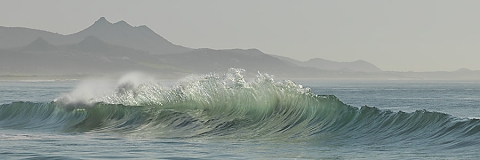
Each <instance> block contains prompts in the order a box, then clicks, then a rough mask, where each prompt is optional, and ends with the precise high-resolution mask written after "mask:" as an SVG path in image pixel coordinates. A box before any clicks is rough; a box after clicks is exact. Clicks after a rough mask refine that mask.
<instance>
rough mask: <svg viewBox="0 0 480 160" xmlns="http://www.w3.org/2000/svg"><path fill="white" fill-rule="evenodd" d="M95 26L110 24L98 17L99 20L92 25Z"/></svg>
mask: <svg viewBox="0 0 480 160" xmlns="http://www.w3.org/2000/svg"><path fill="white" fill-rule="evenodd" d="M95 24H97V25H102V24H112V23H110V22H109V21H107V19H106V18H105V17H100V19H98V20H97V21H95V23H94V25H95Z"/></svg>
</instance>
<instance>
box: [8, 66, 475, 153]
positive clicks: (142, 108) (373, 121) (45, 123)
mask: <svg viewBox="0 0 480 160" xmlns="http://www.w3.org/2000/svg"><path fill="white" fill-rule="evenodd" d="M243 72H244V70H241V69H231V70H229V72H228V73H226V74H224V75H222V76H219V75H216V74H210V75H205V76H201V77H196V78H189V79H185V80H183V81H181V82H178V83H177V84H175V85H173V86H169V87H165V86H163V85H162V84H159V83H157V82H155V81H152V80H148V81H142V82H141V83H138V81H128V80H126V81H125V80H122V81H121V82H119V83H118V84H117V85H116V86H115V89H113V90H112V91H111V92H110V91H109V92H104V91H102V94H96V95H95V96H91V97H88V98H85V97H81V98H78V99H76V97H75V95H78V94H66V95H63V96H61V97H59V98H57V99H56V100H54V101H52V102H50V103H34V102H14V103H10V104H3V105H1V106H0V127H1V128H13V129H35V130H46V131H61V132H95V133H97V132H115V133H121V134H124V135H126V136H140V137H155V138H213V139H263V140H274V141H300V142H307V143H313V144H329V143H335V144H351V143H354V144H355V143H356V144H366V143H378V144H380V145H385V146H388V145H391V144H396V145H398V144H399V143H406V144H407V143H408V144H410V145H411V144H416V145H428V146H436V147H443V148H449V147H451V148H459V147H466V146H472V145H475V144H478V142H479V139H480V133H479V132H480V121H479V120H477V119H460V118H455V117H452V116H450V115H448V114H443V113H437V112H429V111H425V110H419V111H416V112H413V113H405V112H391V111H383V110H379V109H377V108H375V107H367V106H365V107H361V108H356V107H351V106H348V105H346V104H344V103H342V102H341V101H339V100H338V98H336V97H335V96H332V95H315V94H313V93H311V92H310V89H309V88H304V87H302V86H301V85H298V84H295V83H294V82H292V81H288V80H287V81H281V82H276V81H274V80H273V79H272V78H271V77H270V76H269V75H267V74H258V76H257V78H256V79H255V80H253V81H246V80H245V78H244V77H243Z"/></svg>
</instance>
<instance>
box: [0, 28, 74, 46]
mask: <svg viewBox="0 0 480 160" xmlns="http://www.w3.org/2000/svg"><path fill="white" fill-rule="evenodd" d="M39 37H41V38H42V39H44V40H46V41H48V42H49V43H51V44H53V45H64V44H73V43H77V42H79V41H80V40H81V39H79V38H76V37H66V36H64V35H61V34H56V33H52V32H47V31H41V30H36V29H29V28H22V27H2V26H0V48H3V49H8V48H18V47H23V46H26V45H28V44H30V43H32V42H33V41H35V40H36V39H38V38H39Z"/></svg>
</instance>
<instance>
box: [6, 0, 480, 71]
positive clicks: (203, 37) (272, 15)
mask: <svg viewBox="0 0 480 160" xmlns="http://www.w3.org/2000/svg"><path fill="white" fill-rule="evenodd" d="M0 2H1V6H0V26H12V27H27V28H35V29H41V30H46V31H51V32H57V33H61V34H72V33H75V32H78V31H80V30H82V29H84V28H86V27H88V26H90V25H91V24H93V22H94V21H96V20H97V19H99V18H100V17H106V18H107V20H109V21H110V22H117V21H120V20H125V21H126V22H128V23H129V24H130V25H133V26H139V25H147V26H149V27H150V28H151V29H153V30H154V31H155V32H157V33H158V34H160V35H161V36H163V37H164V38H166V39H168V40H169V41H171V42H173V43H175V44H179V45H182V46H186V47H191V48H214V49H229V48H244V49H248V48H257V49H260V50H261V51H263V52H265V53H267V54H276V55H282V56H287V57H291V58H295V59H298V60H308V59H310V58H317V57H318V58H324V59H328V60H334V61H354V60H366V61H368V62H371V63H373V64H375V65H377V66H378V67H380V68H381V69H383V70H392V71H409V70H413V71H436V70H447V71H452V70H456V69H459V68H469V69H474V70H480V62H479V61H480V18H479V15H480V9H479V8H480V1H478V0H471V1H462V0H397V1H391V0H349V1H345V0H331V1H323V0H311V1H287V2H283V1H279V0H262V1H259V0H254V1H253V0H241V1H240V0H238V1H230V0H201V1H199V0H189V1H184V0H172V1H163V0H143V1H130V0H128V1H127V0H109V1H107V0H102V1H97V0H91V1H87V0H82V1H61V0H42V1H37V0H29V1H27V0H0Z"/></svg>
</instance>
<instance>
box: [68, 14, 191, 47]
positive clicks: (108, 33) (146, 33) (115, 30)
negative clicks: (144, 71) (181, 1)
mask: <svg viewBox="0 0 480 160" xmlns="http://www.w3.org/2000/svg"><path fill="white" fill-rule="evenodd" d="M68 36H69V37H75V38H80V39H84V38H86V37H89V36H95V37H98V38H99V39H101V40H103V41H105V42H107V43H109V44H115V45H120V46H125V47H129V48H133V49H137V50H143V51H148V52H149V53H150V54H155V55H159V54H170V53H182V52H187V51H190V50H191V49H189V48H186V47H182V46H179V45H175V44H173V43H171V42H169V41H168V40H166V39H165V38H163V37H162V36H160V35H158V34H157V33H155V32H154V31H153V30H151V29H150V28H148V27H147V26H138V27H133V26H131V25H129V24H128V23H127V22H125V21H119V22H117V23H110V22H109V21H107V20H106V19H105V18H104V17H101V18H100V19H98V20H97V21H96V22H95V23H94V24H93V25H91V26H90V27H88V28H86V29H84V30H82V31H80V32H78V33H75V34H71V35H68Z"/></svg>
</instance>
